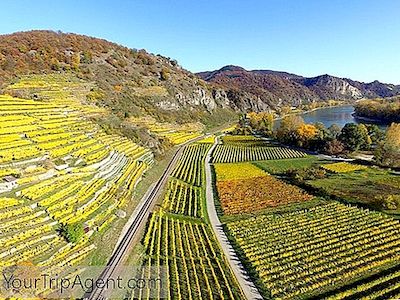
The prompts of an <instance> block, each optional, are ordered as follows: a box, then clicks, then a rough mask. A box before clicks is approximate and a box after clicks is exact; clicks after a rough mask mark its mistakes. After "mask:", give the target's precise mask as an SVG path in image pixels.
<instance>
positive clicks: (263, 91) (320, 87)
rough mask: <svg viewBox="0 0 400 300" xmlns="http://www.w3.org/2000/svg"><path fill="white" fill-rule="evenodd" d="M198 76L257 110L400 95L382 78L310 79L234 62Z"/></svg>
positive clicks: (396, 86)
mask: <svg viewBox="0 0 400 300" xmlns="http://www.w3.org/2000/svg"><path fill="white" fill-rule="evenodd" d="M197 75H198V76H200V77H201V78H203V79H204V80H206V81H207V82H210V83H214V84H217V85H218V86H220V87H221V88H224V89H225V90H227V92H228V95H231V97H233V95H235V97H236V101H239V102H242V104H243V105H246V104H253V105H254V107H252V108H254V109H257V108H258V109H261V108H262V107H277V106H280V105H300V104H306V103H308V102H315V101H327V100H331V99H332V100H358V99H361V98H380V97H383V98H384V97H392V96H396V95H399V94H400V85H394V84H385V83H381V82H379V81H374V82H371V83H363V82H359V81H355V80H351V79H347V78H339V77H335V76H331V75H327V74H325V75H320V76H316V77H310V78H308V77H304V76H301V75H297V74H292V73H288V72H280V71H272V70H252V71H248V70H245V69H244V68H242V67H239V66H233V65H228V66H225V67H223V68H221V69H219V70H215V71H206V72H200V73H197ZM235 97H234V98H235ZM238 104H239V103H238ZM239 106H240V104H239ZM248 108H251V107H248Z"/></svg>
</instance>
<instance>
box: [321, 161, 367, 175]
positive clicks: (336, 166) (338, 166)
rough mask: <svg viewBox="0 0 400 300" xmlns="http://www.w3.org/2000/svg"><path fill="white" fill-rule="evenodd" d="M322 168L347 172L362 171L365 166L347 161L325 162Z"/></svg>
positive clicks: (333, 171)
mask: <svg viewBox="0 0 400 300" xmlns="http://www.w3.org/2000/svg"><path fill="white" fill-rule="evenodd" d="M322 168H323V169H325V170H327V171H329V172H332V173H348V172H354V171H362V170H366V169H367V167H366V166H361V165H357V164H351V163H348V162H338V163H333V164H326V165H323V166H322Z"/></svg>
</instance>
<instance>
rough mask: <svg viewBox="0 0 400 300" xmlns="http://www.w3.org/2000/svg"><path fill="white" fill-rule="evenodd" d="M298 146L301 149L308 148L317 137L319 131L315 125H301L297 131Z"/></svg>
mask: <svg viewBox="0 0 400 300" xmlns="http://www.w3.org/2000/svg"><path fill="white" fill-rule="evenodd" d="M296 134H297V144H298V145H299V146H300V147H307V146H308V145H309V144H310V142H311V141H312V140H313V139H314V138H315V137H316V136H317V134H318V129H317V127H316V126H315V125H313V124H301V125H300V127H299V128H297V130H296Z"/></svg>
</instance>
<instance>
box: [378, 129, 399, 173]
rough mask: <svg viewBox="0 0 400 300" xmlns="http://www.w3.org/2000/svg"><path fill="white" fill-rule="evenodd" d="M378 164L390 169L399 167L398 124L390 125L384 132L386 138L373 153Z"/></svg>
mask: <svg viewBox="0 0 400 300" xmlns="http://www.w3.org/2000/svg"><path fill="white" fill-rule="evenodd" d="M375 159H376V161H377V162H378V163H380V164H382V165H386V166H391V167H400V124H399V123H392V125H390V126H389V128H388V129H387V130H386V137H385V139H384V141H383V142H381V143H379V145H378V147H377V149H376V151H375Z"/></svg>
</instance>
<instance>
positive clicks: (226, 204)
mask: <svg viewBox="0 0 400 300" xmlns="http://www.w3.org/2000/svg"><path fill="white" fill-rule="evenodd" d="M217 190H218V196H219V199H220V202H221V206H222V210H223V212H224V214H227V215H232V214H239V213H249V212H254V211H258V210H261V209H264V208H267V207H275V206H279V205H283V204H288V203H293V202H302V201H307V200H310V199H312V198H313V196H311V195H308V194H307V193H306V192H304V191H303V190H301V189H300V188H298V187H296V186H293V185H289V184H286V183H285V182H283V181H281V180H279V179H276V178H274V177H273V176H269V175H268V176H262V177H255V178H250V179H244V180H228V181H218V182H217Z"/></svg>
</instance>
